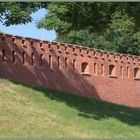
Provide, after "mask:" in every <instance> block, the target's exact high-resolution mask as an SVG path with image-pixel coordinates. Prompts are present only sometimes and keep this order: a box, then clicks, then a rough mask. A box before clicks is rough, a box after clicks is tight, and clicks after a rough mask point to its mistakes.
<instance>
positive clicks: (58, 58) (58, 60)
mask: <svg viewBox="0 0 140 140" xmlns="http://www.w3.org/2000/svg"><path fill="white" fill-rule="evenodd" d="M57 61H58V68H60V56H58V59H57Z"/></svg>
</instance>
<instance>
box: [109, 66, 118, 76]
mask: <svg viewBox="0 0 140 140" xmlns="http://www.w3.org/2000/svg"><path fill="white" fill-rule="evenodd" d="M109 75H110V76H115V75H116V73H115V66H114V65H109Z"/></svg>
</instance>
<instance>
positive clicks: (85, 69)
mask: <svg viewBox="0 0 140 140" xmlns="http://www.w3.org/2000/svg"><path fill="white" fill-rule="evenodd" d="M81 72H82V73H85V74H88V73H89V66H88V63H87V62H83V63H82V64H81Z"/></svg>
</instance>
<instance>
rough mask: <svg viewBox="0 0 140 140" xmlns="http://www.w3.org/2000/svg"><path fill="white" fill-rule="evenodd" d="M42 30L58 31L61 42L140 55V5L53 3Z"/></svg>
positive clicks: (49, 6) (40, 25) (39, 23)
mask: <svg viewBox="0 0 140 140" xmlns="http://www.w3.org/2000/svg"><path fill="white" fill-rule="evenodd" d="M47 10H48V13H47V15H46V16H45V18H43V19H42V20H41V21H39V22H38V24H37V26H38V27H39V28H45V29H49V30H50V29H54V30H55V31H56V33H57V41H61V42H66V43H72V44H79V45H82V46H88V47H94V48H98V49H103V50H108V51H114V52H119V53H130V54H139V53H140V51H139V50H140V41H139V40H140V38H139V26H140V24H139V23H140V22H138V21H139V20H138V19H139V18H138V12H140V4H139V3H129V2H127V3H126V2H124V3H111V2H104V3H101V2H94V3H93V2H80V3H78V2H70V3H64V2H61V3H49V4H48V6H47Z"/></svg>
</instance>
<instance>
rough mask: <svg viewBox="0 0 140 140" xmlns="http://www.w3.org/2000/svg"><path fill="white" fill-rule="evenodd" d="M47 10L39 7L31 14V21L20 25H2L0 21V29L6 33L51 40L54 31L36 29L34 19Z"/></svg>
mask: <svg viewBox="0 0 140 140" xmlns="http://www.w3.org/2000/svg"><path fill="white" fill-rule="evenodd" d="M46 12H47V11H46V10H45V9H40V10H39V11H37V12H36V13H34V14H32V17H33V22H31V23H28V24H25V25H24V24H22V25H11V26H8V27H6V26H4V25H2V23H1V22H0V31H3V32H5V33H8V34H13V35H19V36H24V37H32V38H37V39H42V40H48V41H53V40H55V38H56V33H55V31H53V30H51V31H48V30H45V29H37V27H36V26H35V21H36V20H39V19H41V18H42V17H43V16H44V15H45V13H46Z"/></svg>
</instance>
